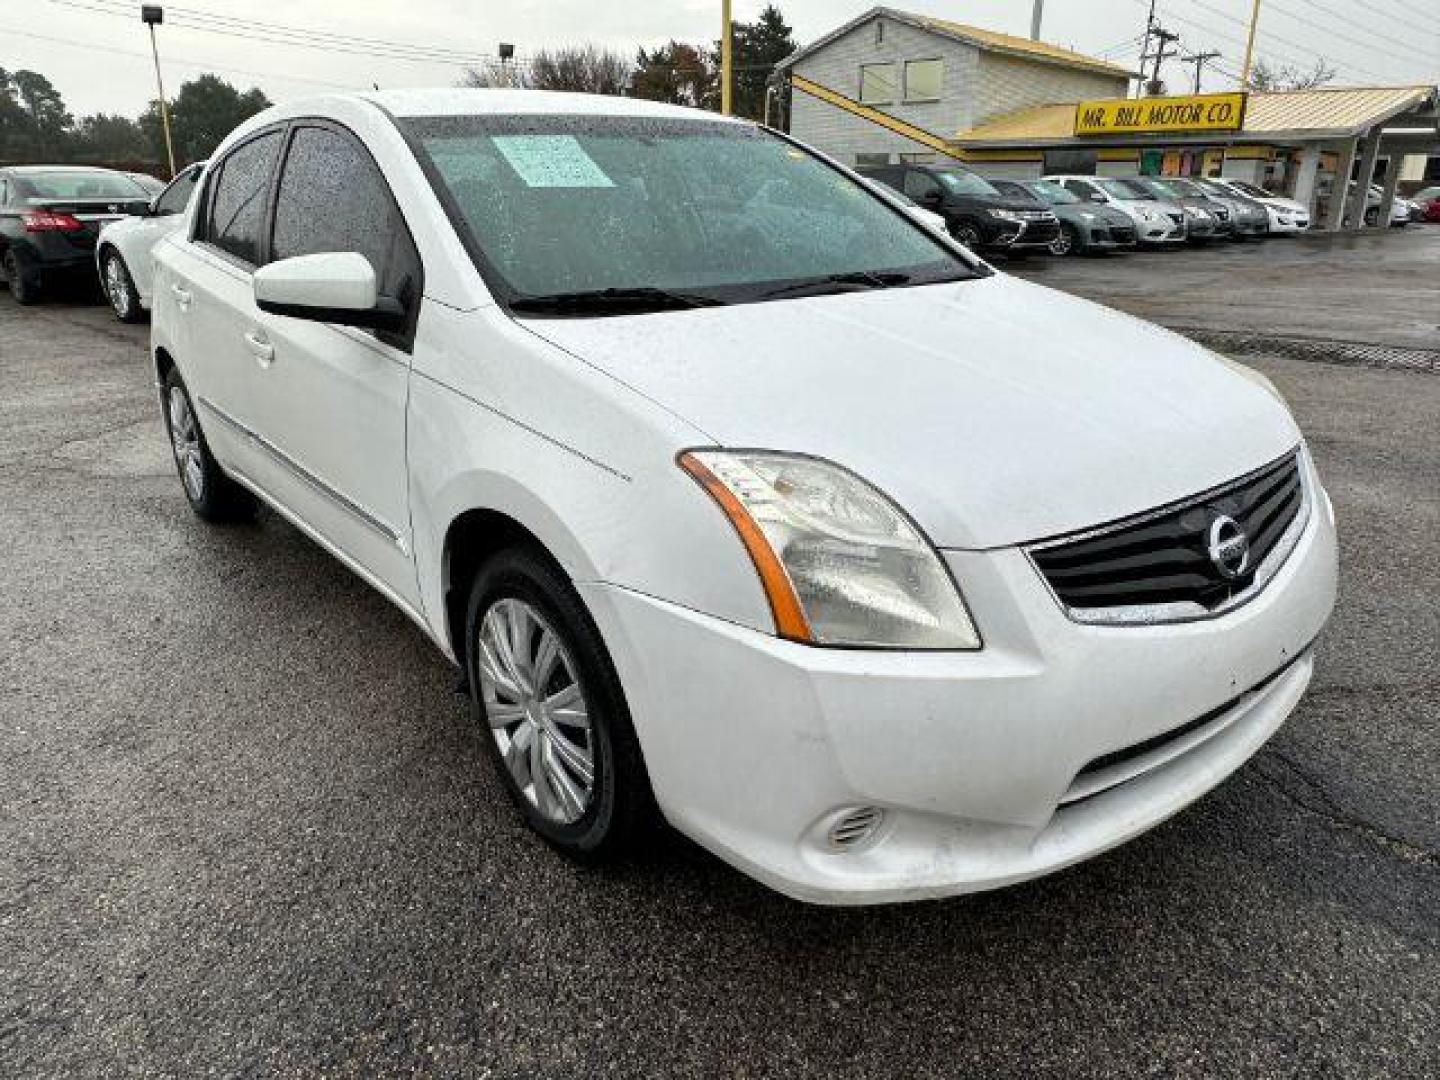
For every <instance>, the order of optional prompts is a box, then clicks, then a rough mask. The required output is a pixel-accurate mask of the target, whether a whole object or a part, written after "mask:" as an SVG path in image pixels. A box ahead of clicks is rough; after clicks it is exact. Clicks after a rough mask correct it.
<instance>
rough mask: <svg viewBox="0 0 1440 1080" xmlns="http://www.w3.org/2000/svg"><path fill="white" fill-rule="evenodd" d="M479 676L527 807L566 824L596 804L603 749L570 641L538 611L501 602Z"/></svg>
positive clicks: (486, 628)
mask: <svg viewBox="0 0 1440 1080" xmlns="http://www.w3.org/2000/svg"><path fill="white" fill-rule="evenodd" d="M477 638H478V640H477V645H478V648H477V649H476V653H475V656H476V669H477V672H476V673H477V675H478V677H479V684H480V697H481V700H482V702H483V703H484V706H485V717H486V720H487V722H488V723H489V726H490V733H491V735H492V737H493V738H494V739H495V743H496V745H497V746H498V747H499V750H500V757H501V759H502V760H503V761H504V763H505V768H506V769H507V771H508V772H509V773H510V777H511V779H512V780H514V782H515V786H516V787H517V788H518V789H519V791H520V792H521V794H523V795H524V797H525V798H526V800H527V801H528V802H529V803H530V804H531V805H532V806H533V807H535V809H536V810H537V811H538V812H539V813H540V814H541V815H542V816H543V817H545V818H546V819H548V820H550V821H552V822H555V823H557V824H561V825H569V824H573V823H574V822H576V821H579V820H580V818H581V817H583V816H584V814H585V812H586V811H587V810H588V809H589V808H590V805H591V803H592V802H593V801H594V797H595V790H596V789H595V745H594V740H593V737H592V730H591V726H590V716H589V711H588V708H587V705H586V700H585V694H584V690H583V689H582V687H581V685H580V679H579V675H578V674H577V668H576V665H575V663H574V661H573V660H572V659H571V656H570V653H569V650H568V649H567V648H566V647H565V643H564V641H562V640H561V638H560V635H559V634H558V633H557V632H556V630H555V629H554V627H553V626H551V624H550V623H549V622H548V621H547V620H546V618H545V617H544V616H543V615H542V614H541V613H540V612H539V611H537V610H536V609H535V608H534V607H532V606H531V605H530V604H528V603H526V602H525V601H523V600H517V599H514V598H511V597H506V598H503V599H499V600H496V601H495V602H494V603H493V604H492V605H491V606H490V608H489V609H488V610H487V611H486V612H485V616H484V618H483V619H481V621H480V629H479V631H478V632H477Z"/></svg>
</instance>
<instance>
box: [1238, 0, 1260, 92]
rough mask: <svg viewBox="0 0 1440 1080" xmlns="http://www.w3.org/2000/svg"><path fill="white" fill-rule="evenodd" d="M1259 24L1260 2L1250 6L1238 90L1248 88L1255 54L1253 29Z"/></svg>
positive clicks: (1258, 0) (1256, 0) (1257, 1)
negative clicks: (1251, 64)
mask: <svg viewBox="0 0 1440 1080" xmlns="http://www.w3.org/2000/svg"><path fill="white" fill-rule="evenodd" d="M1259 22H1260V0H1255V2H1254V3H1253V4H1252V5H1251V6H1250V32H1249V33H1248V34H1246V35H1245V62H1244V63H1243V64H1241V65H1240V89H1241V90H1248V89H1249V88H1250V60H1251V58H1252V57H1253V56H1254V54H1255V27H1256V26H1257V25H1258V24H1259Z"/></svg>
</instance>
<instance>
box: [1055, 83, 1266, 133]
mask: <svg viewBox="0 0 1440 1080" xmlns="http://www.w3.org/2000/svg"><path fill="white" fill-rule="evenodd" d="M1245 102H1246V95H1245V94H1243V93H1232V94H1192V95H1191V96H1189V97H1156V98H1110V99H1108V100H1105V101H1082V102H1080V104H1078V105H1076V106H1075V134H1076V135H1119V134H1129V133H1133V132H1150V131H1239V130H1240V127H1241V125H1242V124H1244V123H1245Z"/></svg>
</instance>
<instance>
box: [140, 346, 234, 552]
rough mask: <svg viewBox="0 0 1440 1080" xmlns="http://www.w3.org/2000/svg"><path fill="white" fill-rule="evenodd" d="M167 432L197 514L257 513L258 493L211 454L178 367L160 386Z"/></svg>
mask: <svg viewBox="0 0 1440 1080" xmlns="http://www.w3.org/2000/svg"><path fill="white" fill-rule="evenodd" d="M160 394H161V402H162V404H163V405H164V410H163V411H164V413H165V431H166V433H167V434H168V435H169V436H170V448H171V451H172V452H173V454H174V457H175V470H176V472H178V473H179V474H180V484H181V486H182V487H183V488H184V489H185V499H186V501H188V502H189V503H190V509H192V510H194V511H195V513H196V515H197V516H199V517H200V518H202V519H204V520H205V521H208V522H211V523H212V524H217V525H219V524H228V523H229V522H234V521H249V520H251V519H252V518H254V516H255V507H256V503H255V496H254V495H252V494H250V492H249V491H247V490H246V489H245V488H243V487H241V486H240V485H239V484H237V483H236V482H235V481H234V480H231V479H230V477H228V476H226V475H225V471H224V470H223V469H221V468H220V464H219V462H217V461H216V460H215V456H214V455H213V454H211V453H210V444H209V443H208V442H206V441H205V433H204V432H203V431H201V430H200V420H199V418H198V417H197V416H196V415H195V404H194V402H192V401H191V400H190V391H188V390H187V389H186V388H185V381H184V380H183V379H181V378H180V372H179V371H177V370H176V369H175V368H171V369H170V373H169V374H168V375H166V376H165V382H164V385H163V386H162V388H161V392H160Z"/></svg>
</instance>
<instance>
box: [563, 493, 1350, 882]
mask: <svg viewBox="0 0 1440 1080" xmlns="http://www.w3.org/2000/svg"><path fill="white" fill-rule="evenodd" d="M1309 479H1310V481H1311V482H1312V483H1314V474H1313V470H1310V475H1309ZM1315 491H1316V495H1317V498H1316V499H1315V502H1316V506H1315V509H1314V512H1312V513H1311V515H1310V519H1309V522H1308V523H1307V525H1306V527H1305V530H1304V533H1303V535H1302V537H1301V539H1300V541H1299V543H1298V545H1297V546H1296V548H1295V550H1294V551H1293V552H1292V553H1291V555H1290V557H1289V559H1288V560H1287V562H1286V564H1285V565H1284V567H1283V568H1282V569H1281V570H1280V571H1279V573H1278V574H1277V575H1276V576H1275V578H1274V579H1272V580H1271V582H1270V583H1269V585H1268V586H1267V587H1266V588H1265V589H1264V590H1263V591H1262V592H1260V593H1259V594H1258V595H1257V596H1256V597H1255V598H1254V599H1253V600H1252V601H1250V602H1249V603H1247V604H1246V605H1244V606H1243V607H1240V608H1238V609H1236V610H1234V611H1232V612H1229V613H1227V614H1225V615H1223V616H1221V617H1218V618H1213V619H1208V620H1201V621H1196V622H1189V623H1179V624H1173V625H1156V626H1126V627H1105V626H1094V625H1082V624H1080V623H1076V622H1072V621H1071V620H1070V619H1068V618H1067V617H1066V616H1065V614H1064V613H1063V612H1062V610H1061V609H1060V607H1059V606H1058V604H1057V603H1056V601H1055V600H1054V598H1053V596H1052V595H1051V594H1050V592H1049V590H1048V589H1047V588H1046V586H1045V583H1044V581H1043V579H1042V578H1041V577H1040V575H1039V574H1038V572H1037V571H1036V570H1035V569H1034V567H1033V565H1032V564H1031V563H1030V561H1029V558H1028V557H1027V556H1026V555H1025V553H1024V552H1023V551H1021V550H1020V549H1017V548H1009V549H1000V550H990V551H978V552H961V551H950V552H946V553H945V556H946V558H947V560H948V561H949V563H950V565H951V567H952V569H953V571H954V573H955V577H956V580H957V581H959V582H960V583H961V587H962V589H963V591H964V592H965V596H966V600H967V603H968V604H969V605H970V608H971V611H972V613H973V614H974V616H975V619H976V622H977V624H978V625H979V626H980V628H981V632H982V634H983V635H984V636H985V647H984V648H983V649H981V650H979V651H976V652H972V653H957V652H933V653H914V652H884V651H860V650H849V649H824V648H813V647H809V646H805V645H798V644H794V643H791V642H786V641H782V640H779V639H777V638H774V637H771V636H769V635H766V634H762V633H757V632H755V631H753V630H750V629H747V628H743V627H739V626H736V625H733V624H730V623H726V622H723V621H721V620H718V619H714V618H711V617H709V616H706V615H701V614H698V613H696V612H693V611H690V610H688V609H684V608H680V607H677V606H675V605H672V604H668V603H666V602H664V601H661V600H657V599H654V598H652V597H647V596H643V595H640V594H638V593H634V592H631V591H628V590H626V589H623V588H620V587H617V586H610V585H604V584H598V583H592V584H588V585H583V586H582V587H581V591H582V593H583V594H584V596H585V599H586V602H587V603H588V605H589V606H590V609H591V611H592V612H593V613H594V615H595V618H596V621H597V622H598V623H599V626H600V629H601V632H602V633H603V635H604V637H605V640H606V642H607V643H608V644H609V646H610V650H611V653H612V656H613V658H614V660H615V664H616V667H617V669H618V671H619V674H620V677H621V682H622V683H623V685H624V687H625V691H626V694H627V697H628V700H629V703H630V707H631V711H632V714H633V715H634V719H635V724H636V729H637V731H638V733H639V735H640V739H641V744H642V746H643V748H644V753H645V758H646V763H647V765H648V767H649V771H650V775H651V780H652V782H653V785H654V789H655V794H656V798H657V800H658V802H659V805H660V807H661V809H662V810H663V812H664V813H665V815H666V817H667V818H668V819H669V820H670V821H671V822H672V823H673V824H674V825H675V826H676V827H677V828H679V829H680V830H681V831H683V832H685V833H687V834H688V835H690V836H691V837H693V838H694V839H696V840H697V841H699V842H700V843H701V844H703V845H705V846H706V847H708V848H710V849H711V850H712V851H714V852H715V853H717V854H718V855H720V856H721V857H722V858H724V859H726V860H727V861H729V862H731V863H733V864H734V865H736V866H738V867H739V868H741V869H743V870H745V871H746V872H748V873H749V874H751V875H752V876H754V877H756V878H758V879H759V880H761V881H763V882H765V883H767V884H769V885H771V886H772V887H774V888H776V889H778V890H779V891H781V892H784V893H787V894H789V895H791V896H794V897H796V898H798V899H802V900H807V901H811V902H816V903H829V904H865V903H880V902H889V901H900V900H914V899H920V898H924V897H934V896H947V895H954V894H958V893H966V892H973V891H977V890H981V889H989V888H995V887H998V886H1002V885H1007V884H1010V883H1013V882H1017V881H1022V880H1025V879H1027V878H1032V877H1036V876H1039V875H1041V874H1045V873H1048V872H1051V871H1054V870H1058V869H1060V868H1062V867H1065V866H1068V865H1070V864H1072V863H1075V862H1078V861H1080V860H1082V859H1085V858H1088V857H1090V856H1092V855H1095V854H1098V853H1099V852H1102V851H1104V850H1106V849H1108V848H1111V847H1114V846H1115V845H1117V844H1120V843H1123V842H1124V841H1125V840H1127V839H1130V838H1131V837H1133V836H1135V835H1137V834H1139V833H1141V832H1143V831H1144V830H1146V829H1148V828H1150V827H1151V826H1153V825H1155V824H1156V823H1158V822H1159V821H1161V820H1163V819H1164V818H1166V817H1168V816H1170V815H1171V814H1173V813H1175V812H1176V811H1178V810H1180V809H1181V808H1183V807H1184V806H1185V805H1187V804H1188V803H1190V802H1192V801H1193V800H1195V799H1196V798H1198V797H1199V796H1200V795H1202V794H1204V793H1205V792H1206V791H1208V790H1209V789H1210V788H1212V787H1214V786H1215V785H1216V784H1218V783H1220V782H1221V781H1222V780H1223V779H1224V778H1225V777H1226V776H1228V775H1229V774H1230V773H1231V772H1233V771H1234V770H1235V769H1236V768H1238V767H1239V766H1240V765H1241V764H1242V763H1244V762H1245V761H1246V760H1247V759H1248V758H1249V757H1250V756H1251V755H1252V754H1253V753H1254V752H1255V751H1256V750H1257V749H1258V748H1259V747H1260V746H1261V745H1262V744H1263V743H1264V742H1265V740H1266V739H1267V738H1269V736H1270V735H1271V734H1273V733H1274V731H1275V730H1276V729H1277V728H1278V727H1279V726H1280V724H1281V723H1282V722H1283V720H1284V719H1285V717H1286V715H1287V714H1288V713H1289V712H1290V710H1291V709H1292V708H1293V707H1294V706H1295V703H1296V702H1297V701H1298V700H1299V698H1300V695H1301V694H1302V693H1303V691H1304V689H1305V686H1306V685H1307V683H1308V681H1309V678H1310V674H1311V670H1312V661H1311V658H1310V652H1309V647H1310V644H1311V642H1312V641H1313V640H1314V638H1315V636H1316V635H1317V634H1318V633H1319V631H1320V629H1321V627H1322V626H1323V625H1324V623H1325V620H1326V618H1327V617H1328V615H1329V613H1330V609H1331V607H1332V605H1333V603H1334V596H1335V560H1336V555H1335V535H1334V518H1333V512H1332V511H1331V510H1330V506H1329V501H1328V499H1326V498H1325V497H1324V496H1323V494H1319V491H1318V487H1317V488H1316V489H1315ZM1277 672H1279V674H1278V675H1277ZM1257 687H1263V688H1262V689H1259V690H1254V692H1253V693H1251V692H1250V691H1252V689H1253V688H1257ZM1217 710H1218V711H1217ZM1212 712H1213V713H1215V716H1214V717H1213V718H1212V719H1210V720H1208V721H1207V722H1206V726H1204V727H1203V728H1201V729H1199V731H1198V732H1193V733H1190V734H1187V735H1185V736H1184V738H1177V739H1176V740H1174V742H1173V743H1167V744H1166V746H1167V747H1168V749H1167V750H1165V751H1164V752H1163V753H1160V752H1157V753H1159V756H1158V757H1155V756H1153V755H1152V756H1151V757H1144V756H1143V755H1142V757H1141V758H1139V759H1136V760H1137V761H1139V762H1141V763H1142V764H1143V765H1144V767H1143V768H1142V769H1140V770H1139V771H1138V772H1136V773H1135V774H1134V775H1131V776H1127V777H1126V778H1125V779H1124V781H1123V782H1121V783H1117V784H1116V786H1113V787H1110V788H1108V789H1107V790H1104V791H1101V792H1100V793H1098V794H1093V795H1089V796H1088V797H1085V792H1084V791H1083V790H1079V789H1078V788H1077V784H1083V783H1084V781H1083V779H1082V780H1077V777H1080V774H1081V772H1082V770H1084V769H1085V768H1086V766H1087V765H1088V764H1092V763H1094V762H1095V761H1096V759H1097V758H1103V757H1105V756H1106V755H1112V754H1114V753H1115V752H1117V751H1121V750H1123V749H1124V748H1133V747H1136V746H1137V745H1138V744H1144V743H1146V742H1147V741H1148V740H1154V739H1156V737H1157V736H1161V735H1163V734H1165V733H1167V732H1171V731H1173V730H1174V729H1176V728H1179V727H1181V726H1182V725H1185V724H1187V723H1189V722H1192V721H1194V720H1195V719H1196V718H1197V717H1201V716H1204V715H1206V714H1210V713H1212ZM1202 733H1203V734H1202ZM1182 743H1183V746H1182ZM1177 748H1179V749H1177ZM1086 775H1087V776H1091V777H1093V775H1094V773H1093V772H1091V773H1087V774H1086ZM1077 791H1078V792H1079V794H1078V795H1077ZM861 807H874V808H878V809H880V810H881V811H883V818H882V820H881V824H880V825H879V827H878V828H877V829H876V831H875V832H874V833H873V834H872V835H871V836H870V837H869V838H868V839H867V840H866V842H864V843H863V844H860V845H857V846H854V847H851V848H847V849H843V850H842V849H840V848H838V847H837V846H836V844H835V843H834V842H833V841H832V837H831V833H830V828H831V826H832V825H833V824H834V822H835V821H836V819H837V815H839V814H842V813H845V812H846V811H848V810H850V809H852V808H861Z"/></svg>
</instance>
